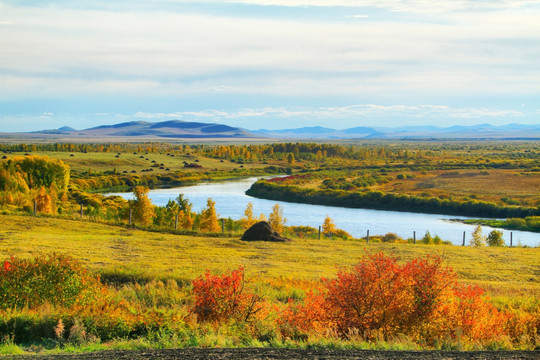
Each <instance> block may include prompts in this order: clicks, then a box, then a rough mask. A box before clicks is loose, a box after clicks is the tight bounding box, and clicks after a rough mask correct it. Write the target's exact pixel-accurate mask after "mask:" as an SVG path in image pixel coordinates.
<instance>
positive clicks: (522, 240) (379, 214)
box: [107, 178, 540, 246]
mask: <svg viewBox="0 0 540 360" xmlns="http://www.w3.org/2000/svg"><path fill="white" fill-rule="evenodd" d="M256 180H257V179H256V178H251V179H244V180H238V181H227V182H211V183H201V184H198V185H193V186H184V187H178V188H170V189H154V190H150V193H149V197H150V199H152V202H153V203H154V204H156V205H160V206H163V205H166V204H167V201H169V199H175V198H176V197H177V196H178V194H180V193H182V194H184V195H185V197H186V198H188V199H189V201H190V202H191V203H192V204H193V211H196V212H200V211H201V210H202V209H203V208H204V207H205V206H206V201H207V199H208V198H209V197H211V198H212V199H213V200H214V201H215V202H216V210H217V212H218V214H219V216H220V217H225V218H227V217H231V218H232V219H235V220H236V219H240V218H241V217H243V216H244V210H245V209H246V206H247V204H248V203H250V202H251V203H252V204H253V212H254V214H255V216H256V217H258V216H259V214H261V213H263V214H265V215H266V217H268V214H270V212H271V211H272V206H274V204H276V203H278V204H280V206H281V207H282V208H283V213H284V215H285V217H286V218H287V223H286V225H309V226H312V227H315V228H318V227H319V226H320V225H322V223H323V221H324V218H325V217H326V215H328V216H330V218H332V219H333V220H334V223H335V224H336V226H337V227H338V228H340V229H343V230H345V231H347V232H348V233H350V234H351V235H353V236H354V237H362V236H365V235H366V233H367V231H368V230H369V233H370V235H382V234H386V233H389V232H393V233H396V234H398V235H399V236H401V237H403V238H412V237H413V232H414V231H415V232H416V239H417V240H418V239H420V238H421V237H422V236H423V235H424V234H425V232H426V231H429V232H430V233H431V235H432V236H434V235H439V236H440V237H441V238H442V239H443V240H450V241H452V243H454V244H459V245H461V244H462V242H463V232H464V231H465V236H466V240H465V241H466V244H468V243H469V241H470V239H471V233H472V231H473V230H474V228H475V226H474V225H466V224H462V223H459V222H452V221H449V220H450V219H458V218H459V219H468V218H467V217H463V216H461V217H460V216H455V215H437V214H422V213H409V212H397V211H384V210H369V209H349V208H340V207H333V206H324V205H310V204H296V203H288V202H283V201H275V200H264V199H257V198H253V197H250V196H247V195H246V194H245V191H246V190H247V189H249V187H250V186H251V184H253V183H254V182H255V181H256ZM107 195H120V196H122V197H123V198H125V199H132V198H133V194H132V193H114V194H112V193H111V194H107ZM482 229H483V233H484V235H487V234H488V233H489V231H491V230H492V228H490V227H487V226H483V227H482ZM501 230H502V229H501ZM502 231H503V234H504V235H503V237H504V239H505V241H506V243H507V244H509V243H510V231H509V230H502ZM512 233H513V234H512V235H513V236H512V238H513V244H514V245H517V244H521V245H528V246H540V234H538V233H532V232H526V231H514V230H513V231H512Z"/></svg>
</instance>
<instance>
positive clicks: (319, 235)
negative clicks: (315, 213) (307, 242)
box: [319, 225, 321, 240]
mask: <svg viewBox="0 0 540 360" xmlns="http://www.w3.org/2000/svg"><path fill="white" fill-rule="evenodd" d="M319 240H321V226H320V225H319Z"/></svg>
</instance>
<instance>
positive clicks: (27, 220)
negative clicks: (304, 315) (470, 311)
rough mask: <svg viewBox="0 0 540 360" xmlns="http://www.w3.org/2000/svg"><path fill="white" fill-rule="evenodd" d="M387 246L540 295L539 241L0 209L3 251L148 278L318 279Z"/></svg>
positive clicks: (492, 289)
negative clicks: (213, 225) (352, 235)
mask: <svg viewBox="0 0 540 360" xmlns="http://www.w3.org/2000/svg"><path fill="white" fill-rule="evenodd" d="M366 251H368V252H379V251H383V252H385V253H387V254H393V255H394V256H396V257H398V258H399V259H401V260H403V261H406V260H409V259H412V258H416V257H421V256H425V255H428V254H438V255H440V256H442V257H443V258H444V259H445V262H446V263H447V264H448V265H449V266H450V267H452V268H453V269H454V270H455V271H456V272H457V273H458V276H459V278H460V279H461V280H462V281H463V282H465V283H469V284H478V285H480V286H481V287H483V288H485V289H486V290H487V291H488V294H490V295H491V296H492V297H493V298H497V297H502V298H506V299H509V300H511V299H512V298H516V297H527V298H530V297H533V298H534V297H536V298H538V296H539V295H540V261H539V259H540V248H505V247H503V248H471V247H469V246H467V247H461V246H450V245H438V246H436V245H420V244H417V245H412V244H389V243H373V244H365V243H364V242H360V241H358V240H327V239H324V240H310V239H293V241H291V242H289V243H268V242H244V241H241V240H240V239H239V238H230V237H204V236H200V237H198V236H180V235H174V234H168V233H157V232H148V231H142V230H135V229H129V228H124V227H119V226H113V225H105V224H100V223H92V222H87V221H82V220H67V219H55V218H48V217H31V216H13V215H0V253H2V254H3V257H8V256H11V255H15V256H18V257H31V256H34V255H36V254H37V253H49V252H59V253H64V254H69V255H71V256H73V257H74V258H76V259H78V260H80V261H81V262H82V263H83V264H84V265H85V266H87V267H88V268H90V269H91V270H92V271H95V272H97V273H101V274H106V273H111V272H113V273H114V272H120V273H129V274H133V275H134V276H138V277H141V278H146V279H167V278H173V279H175V280H177V281H179V282H181V283H184V284H185V283H186V282H189V281H190V280H192V279H194V278H195V277H196V276H198V275H200V274H202V273H204V271H205V270H206V269H209V270H211V271H213V272H224V271H226V270H228V269H233V268H237V267H239V266H244V267H245V269H246V274H247V276H248V277H251V278H256V279H258V280H261V281H262V282H265V281H266V279H275V278H280V279H284V280H287V279H289V280H291V281H293V282H294V280H296V279H298V280H317V279H319V278H320V277H332V276H334V275H335V273H336V269H337V266H347V265H351V264H354V263H355V262H357V261H358V259H359V258H360V257H362V256H363V255H364V254H365V252H366Z"/></svg>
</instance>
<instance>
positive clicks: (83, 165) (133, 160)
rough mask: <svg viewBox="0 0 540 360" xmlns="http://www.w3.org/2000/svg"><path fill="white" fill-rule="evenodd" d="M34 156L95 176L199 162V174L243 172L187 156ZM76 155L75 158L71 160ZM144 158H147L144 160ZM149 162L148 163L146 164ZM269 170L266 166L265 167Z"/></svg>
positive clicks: (228, 163) (51, 153)
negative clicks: (207, 172)
mask: <svg viewBox="0 0 540 360" xmlns="http://www.w3.org/2000/svg"><path fill="white" fill-rule="evenodd" d="M33 154H36V155H41V156H48V157H49V158H52V159H59V160H62V161H64V162H65V163H66V164H68V165H69V166H70V168H71V170H74V171H88V169H91V170H92V171H94V172H103V171H113V170H114V169H116V171H117V173H122V172H123V171H127V172H128V173H130V172H131V171H132V170H135V171H137V173H140V172H141V171H142V170H144V169H153V172H154V173H157V174H164V173H168V172H174V171H179V170H181V171H186V170H187V171H193V169H186V168H184V161H186V162H188V163H195V160H198V162H196V164H199V165H201V166H202V167H203V168H202V169H200V170H197V171H203V172H204V171H211V170H225V171H229V170H232V169H235V168H240V166H241V165H240V164H237V163H233V162H231V161H229V160H224V161H223V162H220V160H219V159H212V158H206V157H202V156H186V155H177V154H175V156H174V157H171V156H167V153H161V154H160V153H148V154H145V153H144V152H142V153H137V154H134V153H133V152H128V153H126V152H124V153H121V154H120V156H119V157H118V158H117V157H116V155H117V154H118V153H116V152H114V153H107V152H88V153H78V152H73V153H70V152H55V151H39V152H35V153H33ZM71 154H73V156H70V155H71ZM23 155H24V153H23V152H22V153H13V154H10V155H9V157H12V156H23ZM141 156H143V158H141ZM146 159H148V160H146ZM152 161H155V163H156V164H158V165H159V164H163V167H164V168H165V169H167V168H169V170H165V169H159V167H152V165H154V164H155V163H153V162H152ZM243 166H244V167H245V168H248V169H250V168H257V167H262V165H261V164H243ZM265 166H266V165H265Z"/></svg>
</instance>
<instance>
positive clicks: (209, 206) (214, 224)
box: [199, 198, 220, 232]
mask: <svg viewBox="0 0 540 360" xmlns="http://www.w3.org/2000/svg"><path fill="white" fill-rule="evenodd" d="M199 228H200V229H201V231H208V232H218V231H219V230H220V227H219V223H218V215H217V213H216V202H215V201H212V198H208V200H207V202H206V208H205V209H204V210H203V211H202V212H201V219H200V222H199Z"/></svg>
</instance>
